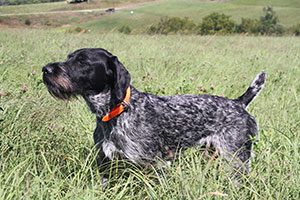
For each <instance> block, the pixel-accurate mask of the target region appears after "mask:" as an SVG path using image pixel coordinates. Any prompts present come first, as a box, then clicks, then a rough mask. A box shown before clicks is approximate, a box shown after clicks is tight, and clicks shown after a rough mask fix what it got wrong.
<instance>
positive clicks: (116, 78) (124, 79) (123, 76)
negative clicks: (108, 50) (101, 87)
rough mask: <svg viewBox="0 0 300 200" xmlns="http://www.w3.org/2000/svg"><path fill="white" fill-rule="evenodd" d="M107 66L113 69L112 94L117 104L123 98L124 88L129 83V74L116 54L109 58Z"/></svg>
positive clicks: (125, 88)
mask: <svg viewBox="0 0 300 200" xmlns="http://www.w3.org/2000/svg"><path fill="white" fill-rule="evenodd" d="M109 68H110V69H111V70H112V71H113V88H112V96H113V99H114V100H115V102H114V103H115V104H118V103H121V102H122V101H123V100H124V98H125V95H126V90H127V88H128V87H129V85H130V80H131V79H130V74H129V72H128V71H127V70H126V69H125V67H124V66H123V65H122V63H120V61H119V60H118V58H117V57H116V56H113V57H112V58H111V60H110V63H109Z"/></svg>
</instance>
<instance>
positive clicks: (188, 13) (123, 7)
mask: <svg viewBox="0 0 300 200" xmlns="http://www.w3.org/2000/svg"><path fill="white" fill-rule="evenodd" d="M93 2H94V3H90V4H80V5H68V4H66V3H65V2H58V3H49V4H37V5H22V6H6V7H0V25H1V24H4V25H5V26H9V27H20V26H23V27H24V26H25V27H27V28H30V27H31V28H40V27H47V28H49V27H62V26H66V25H68V27H69V26H79V27H81V28H83V29H87V30H90V31H91V32H101V33H103V32H105V33H106V32H117V31H118V29H119V28H120V27H122V26H124V25H126V26H129V27H130V28H131V29H132V34H140V33H144V32H145V31H146V30H147V28H149V27H150V26H151V25H152V24H156V23H158V22H159V20H160V19H161V17H165V16H169V17H175V16H177V17H189V18H191V19H192V20H193V21H194V22H195V23H197V24H198V23H200V22H201V20H202V18H203V17H204V16H207V15H209V14H210V13H212V12H220V13H225V14H227V15H230V16H232V19H234V20H235V21H236V22H240V20H241V18H252V19H259V17H260V16H262V15H263V11H262V9H263V7H265V6H272V7H273V9H274V11H275V12H276V13H277V15H278V17H279V20H280V24H282V25H283V26H284V27H286V28H288V27H291V26H294V25H296V24H298V23H300V15H299V13H300V3H299V1H298V0H289V1H284V0H268V1H263V0H255V1H247V0H231V1H223V0H215V1H211V0H184V1H183V0H152V1H151V0H131V1H128V0H127V1H126V0H114V1H107V0H98V1H96V0H94V1H93ZM109 2H110V3H109ZM136 3H139V4H136ZM107 7H116V12H115V13H112V14H107V13H105V12H104V10H103V8H107ZM86 9H88V10H86ZM71 10H76V11H78V10H86V11H85V12H80V13H78V12H75V13H74V12H69V11H71ZM92 11H93V12H92ZM51 12H54V13H51ZM30 13H31V14H34V15H30ZM26 20H27V21H28V20H29V21H30V24H26V23H25V22H26Z"/></svg>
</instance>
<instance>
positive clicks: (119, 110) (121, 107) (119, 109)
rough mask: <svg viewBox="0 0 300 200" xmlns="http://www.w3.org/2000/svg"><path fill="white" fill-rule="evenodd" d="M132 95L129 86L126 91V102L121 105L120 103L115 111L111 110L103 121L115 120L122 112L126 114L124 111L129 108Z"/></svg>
mask: <svg viewBox="0 0 300 200" xmlns="http://www.w3.org/2000/svg"><path fill="white" fill-rule="evenodd" d="M130 94H131V90H130V86H129V87H128V88H127V90H126V95H125V98H124V100H123V101H122V102H121V103H119V104H118V105H116V106H115V107H114V108H113V109H111V111H110V112H109V113H107V114H106V115H105V116H104V117H103V118H102V121H103V122H108V121H109V120H111V119H113V118H115V117H116V116H118V115H120V114H121V113H122V112H124V110H125V109H126V108H127V106H128V104H129V100H130Z"/></svg>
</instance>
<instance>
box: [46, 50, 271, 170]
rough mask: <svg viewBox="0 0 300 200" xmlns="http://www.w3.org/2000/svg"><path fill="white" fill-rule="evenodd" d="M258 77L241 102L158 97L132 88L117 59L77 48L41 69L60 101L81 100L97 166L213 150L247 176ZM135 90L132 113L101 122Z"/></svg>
mask: <svg viewBox="0 0 300 200" xmlns="http://www.w3.org/2000/svg"><path fill="white" fill-rule="evenodd" d="M265 78H266V74H265V73H264V72H262V73H260V74H258V75H257V77H256V78H255V79H254V81H253V82H252V84H251V85H250V87H249V88H248V89H247V90H246V92H245V93H244V94H243V95H242V96H240V97H238V98H237V99H227V98H224V97H219V96H213V95H207V94H203V95H188V94H186V95H176V96H156V95H153V94H148V93H144V92H140V91H138V90H137V89H136V88H134V87H133V86H132V85H130V80H131V77H130V74H129V73H128V71H127V70H126V69H125V67H124V66H123V65H122V64H121V63H120V62H119V60H118V58H117V57H115V56H113V55H112V54H111V53H109V52H108V51H106V50H104V49H99V48H87V49H79V50H77V51H75V52H74V53H72V54H70V55H69V56H68V59H67V60H66V61H64V62H57V63H49V64H48V65H46V66H45V67H44V68H43V80H44V83H45V84H46V86H47V88H48V90H49V92H50V93H51V94H52V95H53V96H54V97H57V98H60V99H69V98H71V97H72V96H76V95H81V96H82V97H83V98H84V99H85V101H86V102H87V105H88V106H89V108H90V110H91V111H92V113H94V114H95V115H96V118H97V124H96V129H95V132H94V141H95V144H96V146H97V147H98V148H99V150H100V153H99V159H98V162H99V165H101V164H103V162H105V161H106V160H111V159H113V158H114V157H118V158H121V159H127V160H129V161H131V162H133V163H136V164H139V165H145V164H147V163H153V161H155V160H156V158H162V159H169V157H170V155H174V153H175V152H176V151H177V150H179V149H186V148H189V147H193V146H204V145H205V146H211V147H214V148H215V149H216V150H217V151H218V153H219V154H220V156H222V157H224V158H225V159H227V160H231V161H233V162H232V163H233V167H234V168H235V169H237V170H239V171H242V172H244V173H247V172H248V170H249V159H250V155H251V149H252V140H251V139H252V138H253V137H255V136H256V135H257V132H258V127H257V124H256V121H255V119H254V117H252V116H251V115H250V114H249V113H248V112H247V111H246V107H247V106H248V104H249V103H250V102H251V101H252V100H253V98H254V97H255V96H256V95H257V94H258V93H259V91H260V90H261V89H262V87H263V86H264V83H265ZM128 87H130V88H131V91H132V92H131V98H130V103H129V105H128V108H127V109H126V111H125V112H123V113H122V114H121V115H119V116H117V117H116V118H113V119H112V120H110V121H108V122H103V121H102V120H101V119H102V117H103V116H104V115H105V114H106V113H108V112H109V111H110V109H112V108H113V107H114V106H115V105H117V104H118V103H120V102H121V101H122V100H123V99H124V97H125V91H126V89H127V88H128Z"/></svg>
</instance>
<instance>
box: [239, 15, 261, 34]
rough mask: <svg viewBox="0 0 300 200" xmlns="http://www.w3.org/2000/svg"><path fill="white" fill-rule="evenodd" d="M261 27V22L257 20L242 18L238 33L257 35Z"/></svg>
mask: <svg viewBox="0 0 300 200" xmlns="http://www.w3.org/2000/svg"><path fill="white" fill-rule="evenodd" d="M259 26H260V22H259V20H257V19H249V18H242V21H241V23H240V24H239V25H237V26H236V32H238V33H252V34H257V33H258V30H259Z"/></svg>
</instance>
